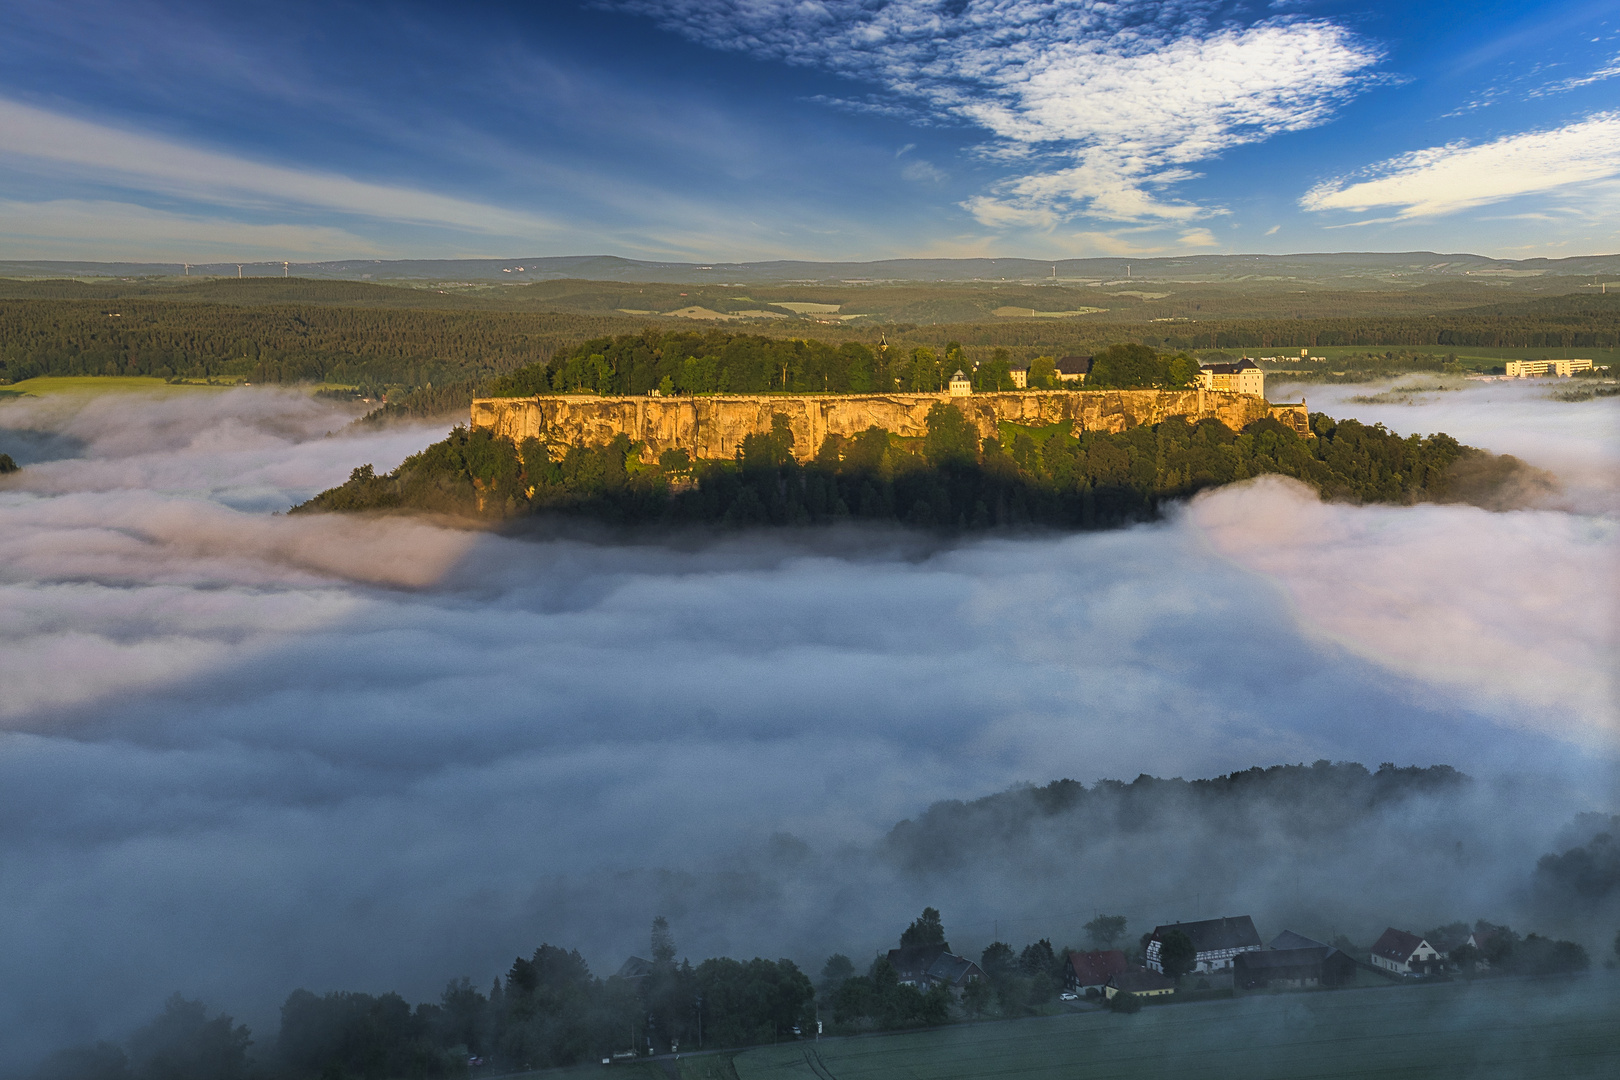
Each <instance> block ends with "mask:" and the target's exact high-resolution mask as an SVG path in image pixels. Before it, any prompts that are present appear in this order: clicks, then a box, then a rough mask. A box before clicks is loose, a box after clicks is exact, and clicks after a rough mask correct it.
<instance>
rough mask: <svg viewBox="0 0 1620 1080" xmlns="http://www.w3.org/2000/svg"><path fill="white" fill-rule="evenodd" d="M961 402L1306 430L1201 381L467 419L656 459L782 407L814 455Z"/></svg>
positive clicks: (574, 409) (597, 402) (709, 445)
mask: <svg viewBox="0 0 1620 1080" xmlns="http://www.w3.org/2000/svg"><path fill="white" fill-rule="evenodd" d="M941 403H944V404H947V405H949V406H951V407H952V408H956V409H960V410H961V411H962V413H963V415H965V416H966V417H967V419H968V420H969V421H970V422H971V423H972V424H973V425H974V426H975V427H976V428H977V429H978V431H979V436H980V437H981V438H988V437H990V436H994V435H996V434H997V432H998V430H999V429H998V425H999V424H1001V423H1004V422H1005V423H1012V424H1019V425H1023V426H1029V427H1044V426H1046V425H1049V424H1056V423H1061V422H1064V421H1068V422H1070V423H1072V424H1073V425H1074V427H1075V430H1077V431H1107V432H1120V431H1124V430H1126V429H1128V428H1133V427H1137V426H1139V425H1142V424H1156V423H1158V422H1160V421H1161V420H1167V419H1169V418H1170V417H1173V416H1182V417H1186V418H1187V419H1188V420H1190V421H1197V420H1202V419H1204V418H1205V417H1214V418H1215V419H1217V420H1220V421H1221V422H1222V423H1224V424H1226V426H1227V427H1230V428H1232V429H1233V430H1234V431H1236V430H1240V429H1242V428H1243V427H1245V426H1247V425H1248V424H1250V423H1253V422H1254V421H1256V420H1260V419H1263V418H1265V417H1267V416H1272V417H1275V418H1277V419H1278V420H1280V421H1282V422H1283V423H1284V424H1287V425H1288V426H1290V427H1292V428H1293V429H1294V430H1295V431H1297V432H1299V434H1300V435H1302V436H1308V435H1309V434H1310V428H1309V422H1308V420H1307V417H1306V412H1305V405H1304V403H1300V404H1298V405H1271V404H1269V403H1267V401H1266V400H1265V398H1263V397H1261V396H1259V395H1257V394H1241V393H1235V392H1229V391H1220V390H1209V389H1204V388H1200V387H1195V388H1190V389H1186V390H1027V391H1015V392H1010V393H989V394H971V395H966V396H953V395H951V394H949V393H940V394H805V395H788V394H780V395H779V394H737V395H701V396H682V397H653V396H647V397H604V396H600V395H596V394H557V395H550V394H546V395H540V396H537V397H522V398H478V399H476V400H474V401H473V403H472V416H471V424H472V427H473V428H474V429H487V430H490V431H493V432H495V433H496V434H498V435H504V436H506V437H508V438H511V439H513V440H516V441H522V440H523V439H526V438H537V439H540V440H542V441H544V442H548V443H552V444H557V445H563V446H573V445H582V446H596V445H601V444H603V443H608V442H611V441H613V439H614V437H615V436H618V435H625V436H627V437H628V438H629V439H630V440H631V441H632V442H637V443H640V444H641V445H642V456H643V457H644V458H646V459H647V460H655V459H656V458H657V457H658V455H659V454H660V453H662V452H663V451H665V450H676V449H679V450H685V451H686V452H687V453H688V454H690V455H691V456H692V457H693V458H696V459H709V460H714V459H723V458H730V457H732V456H734V455H735V454H736V453H737V451H738V449H739V448H740V447H741V446H742V441H743V439H744V438H746V437H747V436H749V435H755V434H762V433H767V432H769V431H770V430H771V420H772V417H773V416H775V415H777V414H779V413H780V414H782V415H784V416H786V417H787V419H788V424H789V425H790V427H791V428H792V430H793V452H794V454H795V455H796V456H797V457H798V458H799V459H800V460H801V461H802V460H808V459H809V458H811V457H814V456H815V453H816V451H817V449H819V448H820V446H821V444H822V442H823V441H824V440H825V439H826V437H827V436H828V435H842V436H852V435H856V434H858V433H860V432H862V431H864V430H866V429H867V428H870V427H880V428H884V429H886V430H888V431H890V432H892V433H894V434H896V435H900V436H903V437H920V436H922V435H925V434H926V433H927V430H928V427H927V417H928V410H929V409H931V408H933V407H934V406H935V405H937V404H941Z"/></svg>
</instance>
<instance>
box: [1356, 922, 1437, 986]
mask: <svg viewBox="0 0 1620 1080" xmlns="http://www.w3.org/2000/svg"><path fill="white" fill-rule="evenodd" d="M1371 960H1372V963H1373V966H1374V967H1378V968H1383V969H1384V970H1385V971H1389V972H1393V973H1395V974H1397V975H1427V974H1430V973H1431V972H1436V971H1439V970H1440V968H1441V967H1442V966H1443V963H1444V961H1443V960H1442V958H1441V956H1440V952H1439V950H1437V949H1436V948H1435V947H1434V946H1433V945H1430V944H1429V943H1428V942H1427V941H1424V940H1423V939H1422V938H1420V937H1418V936H1417V935H1416V934H1413V933H1409V932H1407V931H1405V930H1397V929H1395V928H1394V927H1393V926H1391V927H1390V928H1389V929H1387V930H1385V931H1384V934H1383V936H1382V937H1380V938H1379V939H1378V940H1377V941H1376V942H1374V943H1373V947H1372V956H1371Z"/></svg>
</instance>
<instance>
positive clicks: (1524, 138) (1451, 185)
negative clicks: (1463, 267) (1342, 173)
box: [1300, 112, 1620, 223]
mask: <svg viewBox="0 0 1620 1080" xmlns="http://www.w3.org/2000/svg"><path fill="white" fill-rule="evenodd" d="M1617 176H1620V113H1613V112H1610V113H1599V114H1597V115H1595V116H1592V117H1589V118H1587V119H1586V120H1583V121H1580V122H1578V123H1574V124H1569V125H1566V126H1564V127H1560V128H1553V129H1550V130H1547V131H1530V132H1523V133H1521V134H1517V135H1506V136H1503V137H1502V138H1500V139H1496V140H1495V141H1493V142H1488V143H1481V144H1479V145H1473V146H1471V145H1469V144H1467V143H1462V142H1456V143H1448V144H1446V145H1445V146H1434V147H1430V148H1428V149H1426V150H1417V151H1413V152H1412V153H1410V154H1403V155H1401V156H1400V157H1396V158H1392V159H1390V160H1388V161H1384V162H1380V163H1379V164H1376V165H1373V166H1371V167H1370V168H1368V169H1366V170H1364V171H1363V173H1362V174H1360V176H1359V177H1358V176H1348V177H1339V178H1336V179H1333V180H1328V181H1325V182H1324V183H1321V184H1318V185H1317V186H1316V187H1314V188H1312V189H1311V190H1310V191H1308V192H1306V193H1305V195H1304V197H1303V198H1301V199H1300V205H1301V206H1302V207H1304V208H1305V209H1306V210H1317V211H1327V210H1347V211H1351V212H1353V213H1364V212H1366V211H1368V210H1371V209H1373V208H1375V207H1395V208H1398V209H1397V210H1396V212H1395V214H1394V217H1393V218H1378V219H1373V221H1374V222H1381V221H1390V220H1407V219H1412V218H1426V217H1437V216H1439V215H1442V214H1451V213H1455V212H1457V211H1459V210H1467V209H1471V208H1473V207H1477V206H1484V205H1487V204H1489V203H1495V202H1501V201H1503V200H1505V199H1511V198H1514V197H1516V196H1521V195H1530V194H1536V193H1541V192H1551V191H1559V190H1567V189H1573V188H1575V187H1577V186H1580V185H1585V184H1591V183H1594V182H1598V181H1603V180H1608V179H1611V178H1614V177H1617ZM1369 223H1373V222H1369Z"/></svg>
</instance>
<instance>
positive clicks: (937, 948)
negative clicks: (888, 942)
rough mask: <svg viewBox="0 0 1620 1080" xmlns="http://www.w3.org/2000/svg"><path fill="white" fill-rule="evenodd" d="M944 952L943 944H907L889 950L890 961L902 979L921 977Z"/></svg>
mask: <svg viewBox="0 0 1620 1080" xmlns="http://www.w3.org/2000/svg"><path fill="white" fill-rule="evenodd" d="M944 952H945V946H943V945H905V946H902V947H900V948H898V949H890V950H889V963H890V964H891V965H893V967H894V970H895V971H897V972H899V973H900V977H901V978H902V979H910V978H919V977H921V976H923V975H926V974H927V973H928V969H929V968H930V967H932V966H933V964H934V961H935V960H938V959H939V958H940V955H941V954H943V953H944Z"/></svg>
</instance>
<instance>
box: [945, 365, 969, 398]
mask: <svg viewBox="0 0 1620 1080" xmlns="http://www.w3.org/2000/svg"><path fill="white" fill-rule="evenodd" d="M950 393H951V397H969V396H971V395H972V393H973V380H972V379H970V378H968V377H967V376H966V375H964V374H962V369H961V368H957V370H956V374H955V375H952V376H951V381H950Z"/></svg>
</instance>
